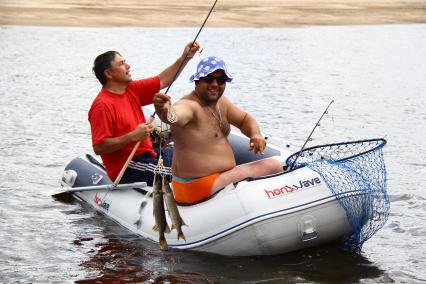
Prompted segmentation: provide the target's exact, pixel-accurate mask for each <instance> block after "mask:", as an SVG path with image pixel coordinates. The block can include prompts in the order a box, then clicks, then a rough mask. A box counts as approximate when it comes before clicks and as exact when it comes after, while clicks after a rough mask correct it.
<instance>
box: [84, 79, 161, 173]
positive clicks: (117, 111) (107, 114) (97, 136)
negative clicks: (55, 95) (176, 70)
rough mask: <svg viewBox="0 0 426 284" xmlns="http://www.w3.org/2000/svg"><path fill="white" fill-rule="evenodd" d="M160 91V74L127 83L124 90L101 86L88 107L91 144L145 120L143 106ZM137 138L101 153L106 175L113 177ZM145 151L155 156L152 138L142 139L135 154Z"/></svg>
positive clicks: (125, 132) (149, 102)
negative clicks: (111, 89) (108, 88)
mask: <svg viewBox="0 0 426 284" xmlns="http://www.w3.org/2000/svg"><path fill="white" fill-rule="evenodd" d="M159 91H160V78H159V77H158V76H157V77H152V78H148V79H143V80H136V81H132V82H130V83H129V85H128V86H127V88H126V91H125V92H124V94H120V95H117V94H114V93H111V92H109V91H108V90H107V89H105V88H102V89H101V91H100V92H99V94H98V96H97V97H96V98H95V100H94V101H93V103H92V106H91V108H90V110H89V122H90V126H91V130H92V144H93V145H96V144H99V143H102V142H103V141H104V140H105V139H106V138H110V137H119V136H122V135H124V134H127V133H129V132H130V131H132V130H134V129H135V128H136V127H137V126H138V125H139V124H141V123H144V122H145V116H144V115H143V112H142V106H144V105H148V104H151V103H152V102H153V98H154V94H155V93H158V92H159ZM135 144H136V142H134V143H130V144H128V145H126V146H124V147H123V148H121V149H119V150H117V151H115V152H111V153H106V154H102V155H101V158H102V162H103V163H104V165H105V167H106V169H107V173H108V176H109V177H110V178H111V179H112V180H113V181H114V180H115V178H116V177H117V176H118V174H119V172H120V170H121V168H122V167H123V165H124V163H125V162H126V160H127V158H128V157H129V155H130V153H131V152H132V149H133V147H134V146H135ZM145 152H148V153H150V154H151V155H152V156H153V157H155V156H156V154H155V152H154V150H153V148H152V143H151V139H149V138H147V139H145V140H142V141H141V144H140V146H139V148H138V150H137V151H136V153H135V157H137V156H138V155H141V154H143V153H145Z"/></svg>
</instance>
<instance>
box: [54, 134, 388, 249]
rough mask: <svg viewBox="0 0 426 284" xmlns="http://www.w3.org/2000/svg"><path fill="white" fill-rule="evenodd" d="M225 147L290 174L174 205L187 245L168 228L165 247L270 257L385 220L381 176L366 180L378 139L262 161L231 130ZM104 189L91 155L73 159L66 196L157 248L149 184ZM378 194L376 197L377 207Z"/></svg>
mask: <svg viewBox="0 0 426 284" xmlns="http://www.w3.org/2000/svg"><path fill="white" fill-rule="evenodd" d="M229 141H230V144H231V146H232V149H233V151H234V154H235V158H236V162H237V164H244V163H248V162H251V161H254V160H257V159H260V158H265V157H272V156H277V157H278V158H279V159H280V160H281V161H282V164H283V167H285V168H287V169H288V168H289V167H290V166H291V168H292V169H291V170H287V171H286V172H284V173H280V174H276V175H271V176H265V177H260V178H247V179H244V180H241V181H239V182H238V183H236V184H231V185H229V186H227V187H225V188H224V189H222V190H220V191H219V192H218V193H217V194H215V195H214V196H212V197H211V198H210V199H208V200H206V201H204V202H201V203H198V204H195V205H191V206H178V208H179V211H180V215H181V217H182V219H183V220H184V222H185V223H186V224H187V225H186V226H183V227H182V230H183V233H184V234H185V237H186V240H183V239H178V238H177V233H176V231H174V230H173V231H172V232H170V233H169V234H166V240H167V243H168V246H169V247H172V248H176V249H185V250H194V251H201V252H209V253H215V254H221V255H231V256H248V255H274V254H282V253H286V252H290V251H294V250H298V249H302V248H307V247H312V246H317V245H320V244H324V243H328V242H332V241H336V240H345V239H346V240H347V239H351V238H352V239H357V241H358V242H359V240H360V236H361V238H362V237H363V236H365V235H366V233H365V229H364V228H365V226H368V227H371V222H372V220H375V221H374V222H376V225H375V229H374V230H373V231H371V230H370V231H369V234H370V235H368V236H367V238H369V237H371V235H372V234H374V233H375V231H377V230H378V229H379V228H380V227H381V226H383V224H384V222H385V221H386V218H387V214H388V209H389V201H388V200H387V195H386V184H385V183H386V180H385V176H384V175H383V174H381V175H377V176H376V175H372V174H371V172H372V171H375V172H379V171H382V172H383V170H384V168H383V167H384V164H383V159H382V157H381V156H382V153H381V148H382V147H383V146H384V145H385V143H386V141H385V140H383V139H372V140H364V141H355V142H347V143H337V144H330V145H323V146H316V147H312V148H307V149H304V150H303V151H302V152H298V153H290V152H288V150H286V149H282V148H280V147H277V146H274V145H271V144H268V146H267V149H266V151H265V154H264V155H263V156H260V155H255V154H253V153H252V152H249V151H247V145H248V143H249V142H248V139H247V138H246V137H244V136H242V135H240V134H239V133H235V132H231V134H230V136H229ZM371 155H375V156H378V159H381V160H382V162H380V161H379V163H377V165H375V166H374V169H371V162H369V164H370V166H369V170H368V172H362V171H364V170H365V167H364V166H362V165H361V166H360V162H361V163H362V162H364V160H365V161H371V159H372V158H371ZM296 160H297V163H296V164H295V163H294V162H295V161H296ZM342 163H343V164H342ZM354 165H355V166H354ZM110 184H112V181H111V180H110V179H109V178H108V176H107V175H106V172H105V169H104V168H103V166H102V164H101V163H100V162H99V161H98V160H97V159H95V158H94V157H93V156H91V155H84V156H82V157H77V158H75V159H73V160H72V161H71V162H70V163H69V164H68V165H67V166H66V167H65V170H64V173H63V177H62V185H63V186H64V187H66V188H67V189H72V188H87V190H78V191H74V192H72V194H73V196H74V197H76V198H77V199H79V200H80V201H82V202H84V203H87V204H89V205H91V206H92V207H93V208H94V209H96V210H98V211H99V212H101V213H103V214H105V215H106V216H107V217H109V218H111V219H112V220H114V221H116V222H117V223H118V224H120V225H122V226H123V227H125V228H127V229H128V230H130V231H132V232H134V233H135V234H138V235H140V236H141V237H143V238H145V239H147V240H150V241H153V242H158V233H157V232H155V231H154V230H153V225H154V223H155V221H154V216H153V198H152V195H151V193H152V190H153V189H152V186H148V185H146V184H144V183H139V184H138V185H137V186H136V185H135V186H127V187H126V186H124V187H122V188H119V187H111V186H108V185H110ZM119 186H120V185H119ZM383 190H384V191H383ZM378 192H381V193H382V196H381V197H380V198H381V201H380V202H381V203H380V204H378V202H377V198H378V197H377V196H378ZM373 198H375V200H376V201H374V200H372V199H373ZM377 214H379V215H380V216H379V217H380V218H381V221H380V222H379V223H377ZM166 215H167V214H166ZM167 221H168V223H169V224H170V219H169V217H168V216H167ZM363 230H364V231H363ZM354 234H356V237H354ZM361 242H363V240H361Z"/></svg>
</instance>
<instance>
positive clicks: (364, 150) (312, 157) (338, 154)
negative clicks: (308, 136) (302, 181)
mask: <svg viewBox="0 0 426 284" xmlns="http://www.w3.org/2000/svg"><path fill="white" fill-rule="evenodd" d="M386 143H387V141H386V140H385V139H383V138H375V139H365V140H357V141H350V142H341V143H332V144H324V145H318V146H313V147H309V148H306V149H303V150H301V151H298V152H296V153H294V154H292V155H291V156H289V157H288V158H287V160H286V165H287V166H291V165H292V164H293V161H294V160H295V159H296V158H297V157H298V156H299V157H298V158H297V162H296V164H295V165H294V166H293V169H297V168H301V167H304V166H306V165H307V164H309V163H312V162H315V161H318V160H323V159H327V160H332V161H334V162H341V161H345V160H349V159H353V158H356V157H358V156H362V155H366V154H368V153H370V152H374V151H377V150H379V149H381V148H383V147H384V146H385V145H386ZM342 146H344V147H342ZM349 147H351V148H352V149H353V150H354V151H350V152H348V153H347V154H346V155H345V152H344V151H342V150H350V149H351V148H349ZM348 148H349V149H348ZM357 149H358V151H355V150H357ZM325 153H330V154H331V155H330V156H326V155H324V154H325ZM342 153H343V154H342ZM318 154H320V156H319V155H318Z"/></svg>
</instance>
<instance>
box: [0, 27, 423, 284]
mask: <svg viewBox="0 0 426 284" xmlns="http://www.w3.org/2000/svg"><path fill="white" fill-rule="evenodd" d="M196 32H197V28H184V29H182V28H176V29H160V28H158V29H156V28H54V27H53V28H52V27H5V26H4V27H0V47H1V49H0V55H1V71H0V121H1V128H0V137H1V140H0V149H1V151H0V218H1V222H0V282H4V283H10V282H22V283H28V282H33V283H46V282H56V283H64V282H65V283H72V282H77V283H94V282H95V281H99V282H97V283H102V282H103V283H111V282H115V283H123V282H151V283H153V282H155V283H181V282H186V283H238V282H248V283H284V282H285V283H358V282H360V283H377V282H381V283H392V282H395V283H424V282H426V272H425V271H424V267H426V261H425V259H424V255H425V253H426V237H425V236H426V226H425V225H424V223H423V222H425V221H426V210H425V208H426V206H425V200H426V191H425V178H424V177H425V176H426V147H425V143H424V141H425V140H426V124H425V121H426V99H425V95H424V92H425V91H424V90H426V79H425V78H426V65H425V58H426V25H388V26H350V27H348V26H342V27H333V26H329V27H305V28H276V29H269V28H268V29H266V28H265V29H251V28H232V29H214V28H206V29H205V30H204V31H203V32H202V34H201V36H200V42H201V43H202V45H203V46H204V52H203V56H207V55H213V54H215V55H219V56H221V57H222V58H224V59H225V61H226V62H227V64H228V68H229V70H230V72H231V73H232V74H233V76H234V82H233V83H232V84H229V85H228V86H227V91H226V94H227V95H228V96H229V97H230V98H231V100H232V101H234V102H235V103H236V104H238V105H239V106H241V107H242V108H244V109H246V110H248V111H250V112H251V113H252V114H253V115H254V116H255V117H256V118H257V119H258V122H259V124H260V125H261V127H262V130H263V132H264V133H265V134H267V135H269V136H270V141H271V142H273V143H275V144H278V145H281V146H286V145H289V147H290V149H291V150H294V151H297V150H298V149H299V148H300V147H301V145H302V144H303V142H304V140H305V139H306V137H307V136H308V134H309V132H310V131H311V129H312V127H313V126H314V124H315V122H316V121H317V120H318V118H319V117H320V116H321V114H322V112H323V111H324V109H325V107H326V106H327V105H328V103H329V102H330V101H331V100H335V103H334V104H333V105H332V107H331V109H330V111H329V114H328V115H327V116H326V117H325V118H324V119H323V121H322V123H321V126H320V127H319V128H318V129H317V130H316V131H315V133H314V136H313V138H314V139H313V141H312V142H310V143H309V144H308V146H313V145H316V144H323V143H334V142H343V141H347V140H359V139H368V138H376V137H385V138H386V139H387V140H388V144H387V146H386V147H385V149H384V156H385V162H386V165H387V171H388V191H389V194H390V199H391V213H390V217H389V221H388V222H387V224H386V225H385V227H384V228H383V229H382V230H380V231H379V232H378V233H377V234H376V235H375V236H374V237H373V238H372V239H370V240H369V241H367V242H366V243H365V245H364V247H363V252H362V253H361V255H356V254H348V253H343V252H341V251H339V250H337V249H336V248H335V247H334V246H325V247H320V248H315V249H311V250H305V251H299V252H294V253H291V254H287V255H281V256H270V257H244V258H241V257H223V256H216V255H206V254H199V253H192V252H184V251H168V252H161V251H159V249H158V248H157V246H156V245H155V244H152V243H149V242H147V241H145V240H143V239H140V238H138V237H136V236H135V235H133V234H131V233H129V232H128V231H126V230H125V229H124V228H122V227H120V226H119V225H117V224H115V223H114V222H112V221H110V220H107V219H105V218H104V217H103V216H102V215H100V214H98V213H96V212H93V211H92V210H91V209H90V208H86V207H84V206H82V205H81V204H79V203H75V204H63V203H60V202H57V201H54V200H53V199H52V198H51V197H50V195H51V193H52V192H53V191H55V190H56V189H58V186H59V182H58V181H59V178H60V176H61V173H62V170H63V167H64V166H65V164H66V163H67V162H68V161H70V160H71V159H72V158H74V157H76V156H79V155H81V154H82V153H85V152H89V153H91V152H92V150H91V145H90V143H91V140H90V128H89V124H88V122H87V110H88V109H89V107H90V104H91V101H92V100H93V98H94V97H95V95H96V94H97V92H98V90H99V84H98V82H97V81H96V79H95V77H94V76H93V75H92V73H91V64H92V61H93V59H94V57H95V56H96V55H98V54H99V53H101V52H103V51H106V50H111V49H115V50H118V51H120V52H121V53H122V54H123V55H124V56H125V57H126V58H127V61H128V62H129V63H130V65H131V66H132V70H133V71H132V74H133V77H134V78H139V77H141V76H149V75H153V74H157V73H159V72H160V71H161V70H162V68H163V67H165V66H166V65H168V64H170V63H172V61H173V60H175V59H176V58H177V56H178V55H180V54H181V52H182V50H183V46H184V45H185V44H186V43H187V42H189V41H191V40H192V38H193V37H194V35H195V34H196ZM196 63H197V60H194V62H191V63H190V64H189V65H188V67H187V68H186V69H185V70H184V71H183V73H182V76H181V77H180V79H178V81H177V82H176V83H175V84H174V85H173V87H172V88H171V91H170V94H171V95H172V97H173V99H174V100H176V99H178V98H179V97H181V96H182V95H183V94H185V93H187V92H189V91H190V90H191V87H192V85H191V84H189V83H188V81H187V78H189V76H190V74H191V73H192V72H193V71H194V69H195V65H196ZM210 218H214V216H210ZM206 222H208V218H207V220H206Z"/></svg>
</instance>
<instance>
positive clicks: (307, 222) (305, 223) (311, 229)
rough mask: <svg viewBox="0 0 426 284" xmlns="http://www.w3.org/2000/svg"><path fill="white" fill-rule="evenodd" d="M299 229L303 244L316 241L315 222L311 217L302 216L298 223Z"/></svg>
mask: <svg viewBox="0 0 426 284" xmlns="http://www.w3.org/2000/svg"><path fill="white" fill-rule="evenodd" d="M299 228H300V229H301V240H302V242H303V243H305V242H309V241H313V240H316V239H317V238H318V233H317V232H316V230H315V220H314V218H313V217H312V216H304V217H303V219H302V222H301V223H299Z"/></svg>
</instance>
